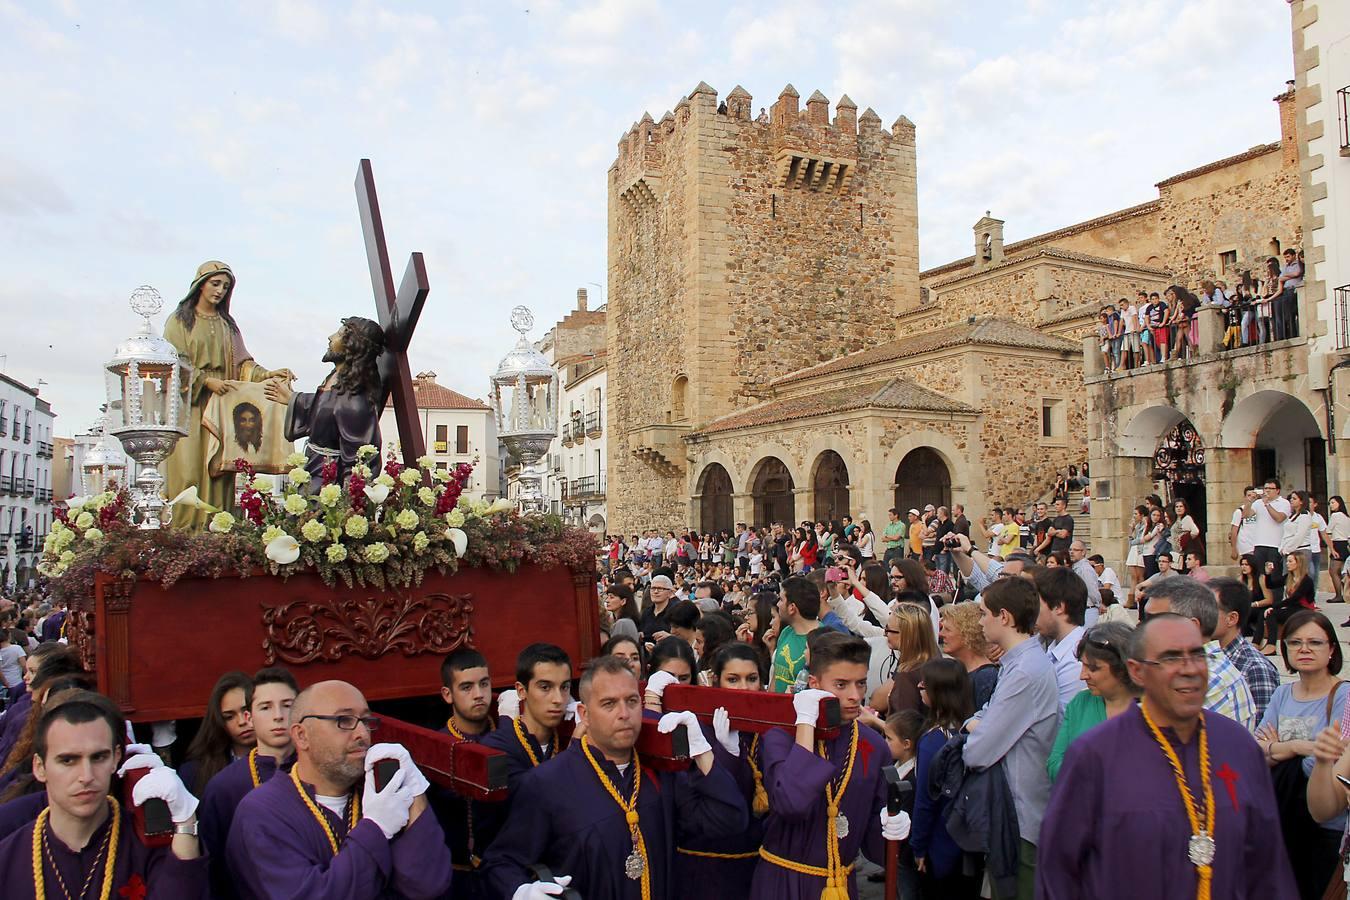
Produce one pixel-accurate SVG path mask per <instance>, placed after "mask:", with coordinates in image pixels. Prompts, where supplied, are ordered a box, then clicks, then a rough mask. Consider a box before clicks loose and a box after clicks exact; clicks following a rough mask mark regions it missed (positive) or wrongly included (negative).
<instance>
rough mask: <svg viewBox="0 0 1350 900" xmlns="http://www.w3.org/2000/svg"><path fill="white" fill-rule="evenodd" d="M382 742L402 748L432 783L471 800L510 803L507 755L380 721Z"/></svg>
mask: <svg viewBox="0 0 1350 900" xmlns="http://www.w3.org/2000/svg"><path fill="white" fill-rule="evenodd" d="M379 740H380V741H381V742H387V743H391V744H402V745H403V746H404V747H405V748H407V750H408V753H409V754H410V755H411V756H412V758H413V761H414V762H416V763H417V767H418V768H419V769H421V770H422V774H423V775H425V776H427V780H428V781H434V782H435V783H436V784H439V785H440V786H441V787H444V788H448V789H449V790H452V791H454V792H455V793H456V794H459V795H460V796H462V797H467V798H469V799H470V800H487V801H497V800H505V799H506V755H505V754H504V753H502V752H501V751H500V750H493V749H492V748H491V747H484V746H483V745H482V744H476V743H474V742H473V741H461V740H458V739H457V738H455V737H453V736H452V735H450V734H447V733H445V732H440V731H432V730H431V729H430V728H423V727H422V726H420V725H413V724H411V723H410V722H404V721H402V720H400V719H391V718H389V717H388V716H381V717H380V731H379Z"/></svg>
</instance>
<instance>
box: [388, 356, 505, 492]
mask: <svg viewBox="0 0 1350 900" xmlns="http://www.w3.org/2000/svg"><path fill="white" fill-rule="evenodd" d="M413 394H414V396H415V397H416V399H417V416H418V419H419V421H420V422H421V428H422V437H423V440H425V441H426V447H427V454H428V455H429V456H431V457H433V458H434V459H435V460H436V467H437V468H438V469H451V468H454V467H455V466H456V465H458V464H460V463H473V466H474V469H473V478H472V479H471V480H470V481H469V484H468V486H467V487H466V488H465V489H464V494H463V496H464V497H466V498H467V499H470V500H495V499H497V497H499V496H500V487H499V481H500V479H499V476H498V472H499V468H500V465H501V462H500V458H499V455H498V450H497V422H496V420H495V418H494V417H493V415H492V409H491V408H490V407H489V406H488V405H487V404H486V403H483V402H482V401H481V400H475V399H473V398H472V397H466V396H464V395H463V394H461V393H458V392H457V391H452V390H450V389H449V388H448V387H443V386H441V385H439V384H437V383H436V373H435V372H419V373H418V375H417V377H416V378H415V379H413ZM380 438H381V439H382V440H383V441H384V448H383V452H384V454H385V456H388V454H389V451H390V450H397V449H398V446H399V443H398V423H397V422H396V421H395V419H394V408H393V406H392V405H391V406H388V407H386V408H385V410H384V414H383V415H382V416H380Z"/></svg>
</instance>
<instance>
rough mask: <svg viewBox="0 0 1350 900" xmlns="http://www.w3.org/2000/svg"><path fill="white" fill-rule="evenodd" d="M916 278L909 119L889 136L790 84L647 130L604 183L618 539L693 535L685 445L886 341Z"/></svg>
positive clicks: (700, 101)
mask: <svg viewBox="0 0 1350 900" xmlns="http://www.w3.org/2000/svg"><path fill="white" fill-rule="evenodd" d="M918 271H919V265H918V214H917V199H916V173H915V150H914V126H913V124H912V123H910V122H909V120H908V119H905V118H904V117H901V118H900V119H898V120H897V121H896V122H895V124H894V125H893V126H892V129H891V130H890V131H886V130H884V129H883V128H882V127H881V120H880V118H879V117H878V116H877V114H876V113H875V112H873V111H872V110H870V109H868V110H866V111H864V112H863V113H862V115H861V116H859V115H858V110H857V106H856V105H855V104H854V103H853V102H852V101H851V100H849V99H848V98H847V97H842V98H840V100H839V102H838V103H837V104H835V116H834V118H833V120H831V119H830V116H829V102H828V101H827V100H826V99H825V98H824V97H823V96H821V95H820V94H819V92H817V93H815V94H813V95H812V96H811V97H810V98H809V99H808V100H807V102H806V108H805V110H801V109H800V108H799V95H798V94H797V92H796V91H795V90H793V89H792V88H791V86H789V87H787V88H785V89H784V90H783V92H782V93H781V94H780V96H779V98H778V101H777V102H776V103H774V104H773V108H772V111H771V112H770V113H769V114H768V115H767V116H761V117H759V118H756V117H755V116H754V115H753V114H752V98H751V96H750V95H749V94H748V93H747V92H746V91H745V90H743V89H741V88H737V89H735V90H733V91H732V92H731V93H730V94H729V95H728V96H727V98H726V102H725V110H724V111H719V104H718V100H717V93H716V92H715V91H714V90H713V89H712V88H711V87H709V86H708V85H706V84H699V86H698V87H696V88H695V89H694V91H693V93H692V94H690V95H689V96H688V97H686V98H685V99H683V100H681V101H680V102H679V103H678V104H677V105H676V107H675V109H674V111H673V112H669V113H666V114H665V115H664V116H662V118H661V120H660V121H659V122H654V121H652V119H651V117H650V116H643V118H642V120H641V121H640V122H638V123H637V124H635V125H634V126H633V128H632V129H631V130H630V131H629V132H628V133H627V134H625V135H624V137H623V138H622V140H621V141H620V142H619V153H618V158H617V159H616V160H615V162H614V164H613V165H612V166H611V167H610V170H609V318H608V323H607V326H608V341H607V345H608V358H609V365H610V368H611V370H612V371H615V372H621V373H623V377H622V378H615V379H613V380H612V381H611V383H610V384H611V388H610V394H609V401H608V411H609V420H610V422H611V423H613V424H614V426H615V427H614V430H613V433H612V434H611V436H610V441H609V453H608V457H609V466H608V468H609V472H608V477H609V484H610V485H611V488H610V494H609V496H608V502H609V508H610V514H611V518H612V525H613V527H615V528H620V529H622V530H623V531H626V532H631V531H632V530H634V529H639V530H640V529H641V528H644V527H657V526H660V527H674V526H676V525H679V524H685V519H686V516H687V512H688V496H689V492H688V490H687V481H688V479H689V477H690V474H691V473H690V469H689V464H688V460H687V459H686V453H685V445H684V442H683V438H684V436H685V435H687V434H689V433H690V432H691V431H692V430H693V429H694V428H695V427H697V426H698V425H701V424H703V423H706V422H710V421H712V420H714V419H716V418H718V417H719V416H723V415H726V414H727V413H730V412H732V411H733V410H735V409H737V408H740V407H743V406H746V405H749V404H753V403H755V402H756V401H759V400H762V399H764V398H765V397H766V396H767V393H766V389H767V384H768V382H769V381H770V380H771V379H772V378H774V377H776V376H779V375H783V374H786V373H788V372H792V371H795V370H797V369H800V368H803V367H805V366H809V365H812V364H814V363H818V362H822V361H825V360H828V359H831V358H832V357H835V356H838V355H841V354H845V353H848V352H851V351H856V350H861V349H863V348H865V347H867V346H870V345H871V344H873V343H875V342H876V340H877V336H878V334H884V335H885V336H886V337H890V336H893V335H894V333H895V332H894V327H893V322H894V317H895V315H896V314H897V313H898V312H900V311H901V310H903V309H906V308H909V307H912V306H915V305H917V303H918ZM785 324H787V325H788V326H789V327H784V325H785ZM794 325H800V326H801V327H792V326H794ZM822 332H826V333H828V334H829V336H830V339H829V340H821V333H822Z"/></svg>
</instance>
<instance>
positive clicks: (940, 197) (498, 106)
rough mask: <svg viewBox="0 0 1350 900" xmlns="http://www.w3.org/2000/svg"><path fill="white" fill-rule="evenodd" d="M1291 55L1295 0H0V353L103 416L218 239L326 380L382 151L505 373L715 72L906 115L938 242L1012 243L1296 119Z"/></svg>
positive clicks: (584, 275)
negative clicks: (625, 182) (620, 168)
mask: <svg viewBox="0 0 1350 900" xmlns="http://www.w3.org/2000/svg"><path fill="white" fill-rule="evenodd" d="M1292 77H1293V64H1292V59H1291V50H1290V27H1289V11H1288V6H1287V4H1286V3H1284V2H1281V0H1165V2H1164V0H1108V2H1103V0H1062V2H1061V0H874V2H865V0H779V2H773V3H744V2H735V0H731V2H727V0H721V2H704V0H684V2H678V3H674V2H672V3H661V2H656V0H580V2H574V3H564V2H557V0H497V2H484V3H477V2H465V3H449V2H442V3H432V2H427V3H397V4H395V3H379V2H374V0H330V2H314V0H240V2H235V3H219V2H213V3H206V2H189V0H177V2H173V3H170V2H167V0H152V2H121V0H99V2H85V0H64V2H51V3H39V2H16V0H0V122H3V127H2V128H0V135H2V137H0V312H3V316H4V318H3V321H4V322H5V326H6V327H4V328H2V329H0V371H3V372H5V373H6V374H8V375H9V376H10V377H13V378H17V379H19V380H20V381H23V382H25V383H27V384H29V385H36V384H37V382H38V380H39V379H42V380H43V381H45V382H47V384H46V385H44V386H43V387H42V396H43V397H44V398H46V399H47V400H49V401H50V402H51V403H52V404H53V406H54V408H55V411H56V412H57V415H58V419H57V426H56V433H57V434H61V435H70V434H73V433H78V432H82V431H84V430H86V429H87V427H88V425H89V424H90V423H91V422H92V421H93V420H94V418H95V417H96V415H97V412H98V406H99V404H100V403H101V402H102V401H103V397H104V386H103V376H102V369H101V364H102V362H103V361H105V360H106V359H107V358H108V357H109V356H111V354H112V351H113V348H114V346H115V345H116V343H117V342H118V341H119V340H120V339H122V338H123V337H125V336H127V335H128V334H131V333H132V332H134V331H135V330H136V328H137V326H138V324H139V322H140V320H139V319H137V318H136V317H135V316H134V315H133V314H132V313H131V312H130V310H129V308H128V306H127V299H128V297H129V296H130V295H131V293H132V291H133V290H135V289H136V288H137V287H138V286H139V285H143V284H148V285H151V286H153V287H155V288H156V289H158V290H159V291H160V293H161V294H162V295H163V296H164V298H165V312H164V313H162V314H161V315H160V316H159V317H158V318H157V319H156V321H155V325H156V328H157V329H158V328H160V327H161V326H162V322H163V318H164V317H165V315H167V313H168V312H169V311H170V310H171V309H172V306H173V304H174V303H175V302H176V301H178V300H180V299H182V297H183V295H184V294H185V293H186V291H187V288H188V285H189V284H190V282H191V280H192V276H193V273H194V272H195V271H196V268H197V266H198V264H199V263H201V262H203V261H205V260H208V259H220V260H224V261H226V262H227V263H229V264H230V266H231V267H232V268H233V269H234V271H235V273H236V275H237V277H238V285H237V289H236V291H235V294H234V299H233V303H232V311H233V313H234V315H235V318H236V319H237V320H238V321H239V323H240V325H241V327H242V329H243V334H244V338H245V341H246V342H247V344H248V347H249V349H250V350H251V351H252V353H253V355H254V356H255V357H256V358H257V360H258V361H259V363H260V364H261V365H263V366H266V367H268V368H280V367H283V366H286V367H289V368H291V369H293V370H294V371H295V372H296V373H297V374H298V375H299V378H300V387H301V389H312V388H313V385H315V384H317V382H318V381H319V380H320V379H321V378H322V377H323V375H324V373H325V371H326V368H327V367H326V366H325V365H324V364H323V363H322V362H321V361H320V360H321V358H322V355H323V352H324V347H325V339H326V336H327V335H328V334H330V333H331V332H332V331H333V330H334V329H335V327H336V324H337V321H338V319H340V318H341V317H343V316H348V315H366V316H370V317H372V318H373V317H374V316H373V313H374V300H373V299H372V296H371V291H370V280H369V275H368V270H367V266H366V259H365V251H364V247H363V244H362V240H361V233H360V223H359V219H358V215H357V209H356V202H355V194H354V191H353V182H354V179H355V174H356V168H357V163H358V161H359V160H360V159H361V158H362V157H368V158H370V159H371V160H372V161H373V165H374V171H375V177H376V183H377V186H378V189H379V196H380V204H381V208H382V211H383V214H384V222H385V230H386V234H387V236H388V242H389V251H390V256H391V259H392V261H393V267H394V271H395V279H396V280H397V278H398V277H400V276H401V274H402V272H403V268H404V265H405V264H406V262H407V258H408V253H409V252H410V251H413V250H420V251H421V252H423V253H424V254H425V257H426V264H427V270H428V275H429V279H430V283H431V294H430V296H429V298H428V301H427V307H426V310H425V312H424V314H423V318H422V321H421V324H420V325H419V327H418V330H417V334H416V336H415V337H414V340H413V344H412V348H411V354H410V355H411V365H412V371H413V372H418V371H422V370H432V371H435V372H436V373H438V380H439V381H440V383H441V384H443V385H446V386H448V387H451V388H454V389H455V390H458V391H460V392H462V393H465V394H468V395H470V396H476V397H484V396H486V394H487V384H488V377H489V375H490V373H491V372H492V370H493V369H494V368H495V366H496V363H497V361H498V360H499V359H500V358H501V356H502V355H504V354H505V353H506V351H507V350H508V349H510V346H511V344H512V343H513V339H514V337H515V336H514V334H513V333H512V331H511V330H510V325H509V321H508V318H509V311H510V309H511V308H512V307H513V306H516V305H517V304H524V305H525V306H528V307H530V308H531V309H532V310H533V312H534V316H535V321H536V323H537V325H536V329H535V332H534V334H533V336H534V337H539V336H541V335H542V334H543V332H544V331H545V330H546V329H547V328H548V327H549V326H550V325H551V323H553V322H554V321H556V320H557V319H558V318H560V317H561V316H562V315H564V314H565V313H566V312H568V311H569V310H570V309H571V308H572V307H573V306H574V304H575V300H576V289H577V288H579V287H585V288H587V289H588V290H589V292H590V296H591V306H592V308H594V307H595V306H596V305H598V304H599V303H601V302H603V301H604V299H605V290H604V288H603V285H604V283H605V281H606V260H605V254H606V235H605V221H606V202H607V201H606V171H607V169H608V167H609V165H610V164H611V163H612V162H613V160H614V158H615V154H616V146H617V143H618V141H619V139H620V138H621V137H622V135H623V134H624V132H625V131H626V130H627V129H628V128H629V127H630V126H631V125H632V124H633V123H634V122H636V121H637V120H638V119H639V118H641V116H642V114H643V112H650V113H651V114H652V117H653V118H655V119H659V118H660V117H661V115H662V113H664V112H665V111H666V110H668V109H673V108H674V106H675V105H676V104H677V103H678V102H679V100H680V98H681V97H683V96H685V95H687V94H689V93H690V92H691V91H692V90H693V89H694V87H695V86H697V85H698V83H699V82H700V81H706V82H707V83H708V84H710V85H712V86H713V87H714V88H716V89H717V90H718V92H719V95H720V97H725V96H726V94H728V93H729V92H730V91H731V89H732V88H733V87H735V86H736V85H738V84H739V85H742V86H744V87H745V89H746V90H747V91H749V92H750V93H751V94H752V95H753V96H754V107H755V108H756V110H757V109H758V108H759V107H761V106H763V107H768V106H770V105H772V103H773V100H774V99H775V98H776V97H777V96H778V94H779V92H780V91H781V90H782V88H783V86H784V85H786V84H788V83H791V84H792V85H793V86H794V87H795V88H796V89H797V91H798V92H799V93H800V95H801V96H802V97H806V96H808V95H809V94H811V92H812V91H815V90H820V91H822V92H823V93H824V94H825V95H826V96H827V97H829V98H830V100H831V103H832V104H833V101H835V100H837V99H838V98H839V97H840V96H841V95H842V94H844V93H847V94H848V95H849V96H850V97H851V98H852V99H853V100H854V102H856V103H857V104H858V106H859V107H860V110H861V109H865V108H867V107H869V106H870V107H872V108H873V109H875V110H876V112H877V113H878V115H879V116H880V117H881V120H882V122H883V123H884V124H885V126H886V127H889V125H890V123H892V122H894V121H895V120H896V119H898V118H899V117H900V116H901V115H905V116H908V117H909V118H910V119H911V120H912V121H913V122H914V123H915V124H916V126H917V145H918V163H919V241H920V258H921V262H922V265H923V266H925V267H930V266H935V265H940V264H942V263H944V262H947V261H950V260H952V259H955V258H958V257H961V256H965V255H968V254H969V253H970V252H971V249H972V243H973V238H972V235H971V227H972V226H973V225H974V223H975V221H976V220H977V219H979V218H980V216H982V215H983V214H984V212H985V211H986V210H990V211H992V213H993V214H994V216H996V217H998V218H1002V219H1005V220H1006V221H1007V225H1006V226H1005V238H1006V240H1007V241H1008V242H1012V241H1015V240H1018V239H1020V238H1023V237H1027V236H1030V235H1033V234H1037V233H1040V232H1043V231H1047V230H1050V229H1053V228H1056V227H1060V226H1063V225H1066V224H1070V223H1073V222H1077V221H1081V220H1083V219H1086V218H1090V217H1093V216H1096V215H1101V214H1103V213H1106V212H1110V211H1112V210H1115V209H1119V208H1123V207H1126V206H1130V205H1133V204H1136V203H1141V202H1144V201H1146V200H1150V199H1152V198H1153V197H1155V196H1156V191H1155V189H1154V187H1153V185H1154V184H1155V183H1156V182H1158V181H1160V180H1162V179H1164V178H1166V177H1168V176H1170V175H1173V174H1176V173H1178V172H1181V171H1184V170H1186V169H1189V168H1192V167H1194V166H1197V165H1202V164H1204V163H1206V162H1210V161H1212V160H1215V159H1219V158H1222V157H1225V156H1229V155H1232V154H1235V153H1240V152H1242V151H1243V150H1246V149H1247V148H1249V147H1251V146H1254V145H1256V144H1261V143H1266V142H1269V141H1274V140H1277V139H1278V138H1279V121H1278V116H1277V111H1276V106H1275V104H1274V103H1272V102H1271V98H1272V97H1274V96H1275V95H1276V94H1277V93H1280V92H1281V91H1282V90H1283V87H1284V82H1285V80H1286V79H1289V78H1292ZM831 113H832V114H833V105H832V106H831Z"/></svg>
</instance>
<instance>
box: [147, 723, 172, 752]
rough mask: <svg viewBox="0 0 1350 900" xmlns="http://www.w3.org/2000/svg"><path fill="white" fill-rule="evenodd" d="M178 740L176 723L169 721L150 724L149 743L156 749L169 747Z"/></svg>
mask: <svg viewBox="0 0 1350 900" xmlns="http://www.w3.org/2000/svg"><path fill="white" fill-rule="evenodd" d="M176 740H178V723H177V722H175V721H173V720H172V719H170V720H169V721H167V722H152V723H151V724H150V743H151V744H154V745H155V746H156V747H171V746H173V743H174V741H176Z"/></svg>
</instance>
